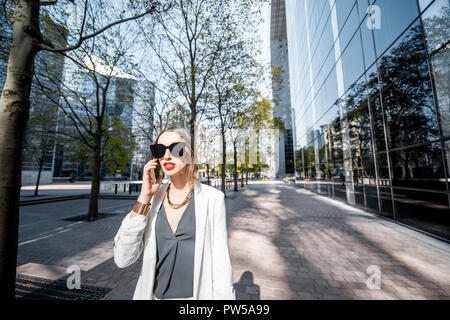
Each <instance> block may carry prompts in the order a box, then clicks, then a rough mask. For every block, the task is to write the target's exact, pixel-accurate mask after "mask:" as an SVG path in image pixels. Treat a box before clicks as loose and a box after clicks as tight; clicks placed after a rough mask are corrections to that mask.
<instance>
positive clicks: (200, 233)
mask: <svg viewBox="0 0 450 320" xmlns="http://www.w3.org/2000/svg"><path fill="white" fill-rule="evenodd" d="M202 191H203V188H202V186H201V182H200V181H197V182H196V184H195V189H194V198H195V252H194V254H195V257H194V298H195V299H198V291H199V290H198V289H199V288H198V284H199V279H200V269H201V265H202V262H203V259H202V258H203V247H204V242H205V227H206V220H207V215H208V212H207V207H206V204H205V201H204V194H203V193H202Z"/></svg>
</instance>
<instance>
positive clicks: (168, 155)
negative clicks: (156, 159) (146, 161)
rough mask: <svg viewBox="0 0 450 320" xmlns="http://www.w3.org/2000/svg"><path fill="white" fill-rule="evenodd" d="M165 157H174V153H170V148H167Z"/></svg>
mask: <svg viewBox="0 0 450 320" xmlns="http://www.w3.org/2000/svg"><path fill="white" fill-rule="evenodd" d="M163 158H164V159H167V158H169V159H170V158H172V154H171V153H170V150H169V149H166V153H164V157H163Z"/></svg>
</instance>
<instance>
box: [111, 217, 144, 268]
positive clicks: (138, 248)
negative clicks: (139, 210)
mask: <svg viewBox="0 0 450 320" xmlns="http://www.w3.org/2000/svg"><path fill="white" fill-rule="evenodd" d="M131 213H132V211H131V212H130V213H128V214H127V216H126V217H125V218H124V219H123V220H122V224H121V226H120V228H119V231H118V232H117V234H116V236H115V237H114V262H115V263H116V265H117V266H118V267H119V268H126V267H128V266H129V265H131V264H133V263H135V262H136V261H137V260H138V259H139V257H140V255H141V253H142V249H143V248H144V240H143V239H144V231H145V227H146V225H147V216H144V215H138V216H135V217H133V218H130V215H131Z"/></svg>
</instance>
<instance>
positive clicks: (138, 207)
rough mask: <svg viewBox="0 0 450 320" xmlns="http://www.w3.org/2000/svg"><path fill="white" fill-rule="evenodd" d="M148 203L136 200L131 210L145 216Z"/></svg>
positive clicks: (148, 207) (148, 206)
mask: <svg viewBox="0 0 450 320" xmlns="http://www.w3.org/2000/svg"><path fill="white" fill-rule="evenodd" d="M150 205H151V204H150V203H147V204H144V203H141V202H139V201H136V204H135V205H134V207H133V212H135V213H137V214H140V215H143V216H146V215H147V213H148V210H149V209H150Z"/></svg>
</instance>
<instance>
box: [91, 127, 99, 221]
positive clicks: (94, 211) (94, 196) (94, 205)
mask: <svg viewBox="0 0 450 320" xmlns="http://www.w3.org/2000/svg"><path fill="white" fill-rule="evenodd" d="M99 126H100V128H101V125H100V124H99ZM97 131H98V130H97ZM101 143H102V141H101V136H100V135H98V136H97V137H96V141H95V150H94V163H93V166H92V183H91V196H90V198H89V213H88V219H89V220H94V219H96V218H98V194H99V193H100V179H101V175H100V169H101V168H100V167H101V151H102V144H101Z"/></svg>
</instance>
